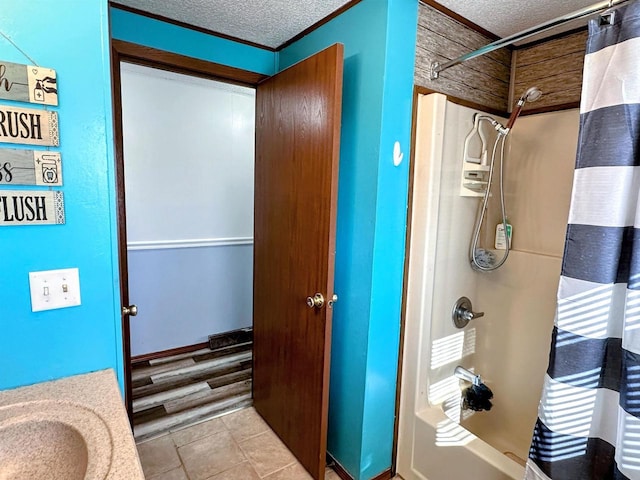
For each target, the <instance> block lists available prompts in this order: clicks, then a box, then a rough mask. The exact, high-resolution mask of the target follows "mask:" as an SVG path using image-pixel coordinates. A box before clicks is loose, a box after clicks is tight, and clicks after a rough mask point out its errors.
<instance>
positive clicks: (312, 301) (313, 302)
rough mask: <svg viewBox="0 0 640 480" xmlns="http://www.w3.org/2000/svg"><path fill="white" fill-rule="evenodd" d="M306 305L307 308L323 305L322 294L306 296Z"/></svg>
mask: <svg viewBox="0 0 640 480" xmlns="http://www.w3.org/2000/svg"><path fill="white" fill-rule="evenodd" d="M307 306H308V307H309V308H322V307H323V306H324V295H322V294H321V293H316V294H315V295H314V296H313V297H307Z"/></svg>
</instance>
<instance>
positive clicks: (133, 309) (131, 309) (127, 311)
mask: <svg viewBox="0 0 640 480" xmlns="http://www.w3.org/2000/svg"><path fill="white" fill-rule="evenodd" d="M122 314H123V315H129V316H130V317H135V316H136V315H138V307H137V306H136V305H129V306H128V307H122Z"/></svg>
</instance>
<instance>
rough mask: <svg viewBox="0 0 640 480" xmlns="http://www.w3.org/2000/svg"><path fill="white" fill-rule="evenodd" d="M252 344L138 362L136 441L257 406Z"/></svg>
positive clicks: (134, 369)
mask: <svg viewBox="0 0 640 480" xmlns="http://www.w3.org/2000/svg"><path fill="white" fill-rule="evenodd" d="M252 347H253V343H252V342H245V343H240V344H235V345H230V346H225V347H222V348H217V349H214V350H212V349H210V348H204V349H201V350H197V351H195V352H191V353H183V354H179V355H173V356H171V357H165V358H160V359H155V360H148V361H144V362H137V363H134V364H133V366H132V384H133V424H134V436H135V438H136V441H143V440H147V439H151V438H154V437H158V436H160V435H163V434H166V433H169V432H173V431H177V430H180V429H182V428H184V427H186V426H188V425H193V424H195V423H199V422H202V421H203V420H206V419H211V418H215V417H218V416H220V415H224V414H225V413H229V412H232V411H234V410H238V409H241V408H244V407H248V406H250V405H251V404H252V400H251V376H252V370H251V365H252Z"/></svg>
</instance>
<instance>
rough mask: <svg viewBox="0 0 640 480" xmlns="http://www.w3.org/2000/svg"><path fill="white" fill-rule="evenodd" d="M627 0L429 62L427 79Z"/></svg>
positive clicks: (606, 3)
mask: <svg viewBox="0 0 640 480" xmlns="http://www.w3.org/2000/svg"><path fill="white" fill-rule="evenodd" d="M419 1H420V3H422V4H423V5H427V4H425V3H424V2H423V1H422V0H419ZM628 1H629V0H606V1H603V2H598V3H596V4H594V5H591V6H590V7H586V8H583V9H581V10H576V11H575V12H571V13H567V14H566V15H562V16H560V17H557V18H554V19H553V20H549V21H548V22H545V23H542V24H540V25H538V26H536V27H532V28H528V29H527V30H523V31H522V32H520V33H516V34H514V35H510V36H508V37H505V38H501V39H500V40H496V41H495V42H493V43H490V44H489V45H485V46H484V47H481V48H479V49H478V50H474V51H473V52H470V53H466V54H464V55H461V56H459V57H458V58H454V59H453V60H449V61H448V62H445V63H442V64H441V63H439V62H431V66H430V73H429V77H430V78H431V80H435V79H437V78H438V76H439V74H440V72H442V71H443V70H446V69H447V68H450V67H453V66H455V65H458V64H460V63H462V62H466V61H467V60H471V59H472V58H476V57H479V56H481V55H484V54H486V53H489V52H493V51H494V50H497V49H499V48H503V47H506V46H508V45H511V44H513V43H516V42H519V41H521V40H524V39H526V38H529V37H532V36H533V35H536V34H538V33H542V32H546V31H547V30H550V29H552V28H554V27H557V26H559V25H562V24H564V23H567V22H570V21H571V20H578V19H580V18H586V17H589V16H591V15H594V14H596V13H601V12H604V11H605V10H608V9H610V8H611V7H614V6H616V5H621V4H623V3H627V2H628Z"/></svg>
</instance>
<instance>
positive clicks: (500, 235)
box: [495, 220, 513, 250]
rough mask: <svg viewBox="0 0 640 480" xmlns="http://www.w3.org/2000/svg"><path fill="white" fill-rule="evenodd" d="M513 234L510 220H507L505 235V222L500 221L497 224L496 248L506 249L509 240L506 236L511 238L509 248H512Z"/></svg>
mask: <svg viewBox="0 0 640 480" xmlns="http://www.w3.org/2000/svg"><path fill="white" fill-rule="evenodd" d="M512 234H513V227H512V226H511V225H510V224H509V220H507V235H506V237H505V234H504V224H503V223H502V222H500V223H499V224H498V225H496V243H495V247H496V250H506V249H507V242H506V238H509V250H511V235H512Z"/></svg>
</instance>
